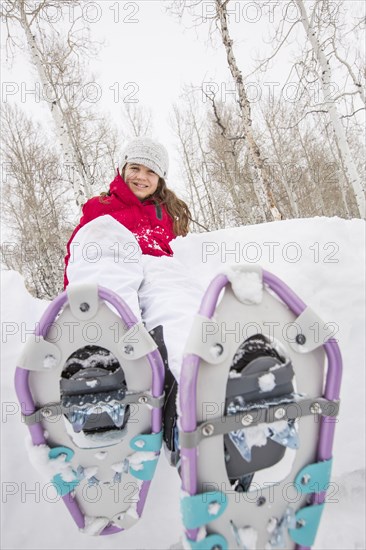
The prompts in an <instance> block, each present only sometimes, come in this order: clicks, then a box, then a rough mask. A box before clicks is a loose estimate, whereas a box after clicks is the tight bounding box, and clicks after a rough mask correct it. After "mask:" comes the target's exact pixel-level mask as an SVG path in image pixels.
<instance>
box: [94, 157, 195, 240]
mask: <svg viewBox="0 0 366 550" xmlns="http://www.w3.org/2000/svg"><path fill="white" fill-rule="evenodd" d="M125 169H126V166H124V167H123V168H122V172H121V176H122V179H123V180H124V179H125ZM108 195H109V193H105V192H104V193H101V194H100V198H99V200H100V201H101V202H108V199H107V196H108ZM106 199H107V200H106ZM145 200H154V201H155V202H157V203H158V204H160V205H164V207H165V209H166V211H167V213H168V214H169V216H170V217H171V219H172V220H173V231H174V233H175V235H176V236H177V237H178V236H182V237H185V235H187V233H188V232H189V222H190V220H191V219H192V218H191V213H190V211H189V208H188V206H187V204H186V203H185V202H184V201H183V200H182V199H179V198H178V197H177V195H176V194H175V193H174V192H173V191H171V190H170V189H168V187H167V184H166V182H165V179H164V178H160V177H159V181H158V187H157V189H156V191H155V193H154V194H153V195H150V196H149V197H146V199H145Z"/></svg>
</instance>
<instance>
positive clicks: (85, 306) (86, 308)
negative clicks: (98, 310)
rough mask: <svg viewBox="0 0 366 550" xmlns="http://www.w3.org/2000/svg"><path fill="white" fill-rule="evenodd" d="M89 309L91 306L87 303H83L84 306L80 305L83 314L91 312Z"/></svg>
mask: <svg viewBox="0 0 366 550" xmlns="http://www.w3.org/2000/svg"><path fill="white" fill-rule="evenodd" d="M89 309H90V305H89V304H88V303H87V302H83V303H82V304H80V311H82V312H83V313H86V312H87V311H89Z"/></svg>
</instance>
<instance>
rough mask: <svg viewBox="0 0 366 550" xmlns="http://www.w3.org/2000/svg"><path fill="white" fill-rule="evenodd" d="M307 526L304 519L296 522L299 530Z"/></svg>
mask: <svg viewBox="0 0 366 550" xmlns="http://www.w3.org/2000/svg"><path fill="white" fill-rule="evenodd" d="M305 525H306V521H305V520H304V519H299V520H298V521H297V522H296V527H297V528H298V529H300V528H301V527H305Z"/></svg>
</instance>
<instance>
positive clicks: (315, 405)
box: [310, 402, 323, 414]
mask: <svg viewBox="0 0 366 550" xmlns="http://www.w3.org/2000/svg"><path fill="white" fill-rule="evenodd" d="M310 412H311V413H312V414H321V413H322V412H323V411H322V408H321V406H320V405H319V403H317V402H315V403H313V404H312V405H311V407H310Z"/></svg>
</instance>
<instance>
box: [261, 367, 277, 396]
mask: <svg viewBox="0 0 366 550" xmlns="http://www.w3.org/2000/svg"><path fill="white" fill-rule="evenodd" d="M258 384H259V388H260V390H261V391H263V392H266V391H271V390H273V388H274V387H275V385H276V378H275V375H274V374H272V372H268V373H266V374H263V375H262V376H261V377H260V378H259V380H258Z"/></svg>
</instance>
